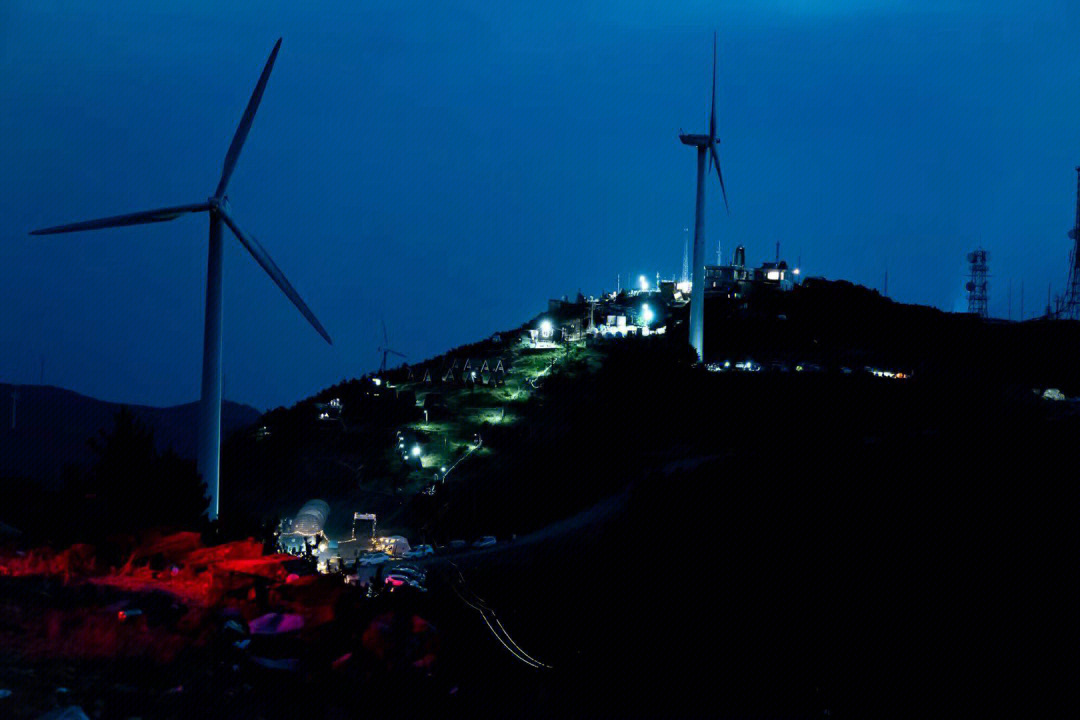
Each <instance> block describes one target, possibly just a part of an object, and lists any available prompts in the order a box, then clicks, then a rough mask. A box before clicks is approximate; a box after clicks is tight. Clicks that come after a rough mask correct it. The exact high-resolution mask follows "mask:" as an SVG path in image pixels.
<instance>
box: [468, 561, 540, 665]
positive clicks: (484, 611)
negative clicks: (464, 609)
mask: <svg viewBox="0 0 1080 720" xmlns="http://www.w3.org/2000/svg"><path fill="white" fill-rule="evenodd" d="M450 564H451V565H453V566H454V570H455V571H456V572H457V574H458V577H459V578H460V579H461V585H462V588H463V589H465V590H466V591H467V592H468V593H469V594H470V595H472V596H473V597H474V598H475V599H476V600H477V602H479V603H480V605H479V606H477V605H475V604H473V603H471V602H469V600H468V599H466V597H465V596H464V595H462V594H461V592H460V591H459V590H458V589H457V586H456V585H455V584H454V583H453V582H451V583H450V587H451V589H453V591H454V594H456V595H457V596H458V597H459V598H461V601H462V602H463V603H465V604H466V605H468V606H469V607H471V608H472V609H473V610H476V611H477V612H478V613H480V617H482V618H483V619H484V623H485V624H486V625H487V626H488V629H489V630H491V634H492V635H494V636H495V639H496V640H498V641H499V642H500V643H501V644H502V646H503V647H504V648H506V649H507V651H509V652H510V654H511V655H513V656H514V657H516V658H517V659H518V660H520V661H521V662H523V663H525V664H526V665H529V666H530V667H534V668H536V669H537V670H539V669H540V668H544V669H546V670H550V669H551V665H548V664H547V663H543V662H540V661H539V660H537V659H536V658H534V657H532V656H531V655H529V654H528V653H527V652H525V651H524V650H522V649H521V646H520V645H518V644H517V643H516V642H514V638H512V637H510V633H509V632H507V630H506V627H505V626H504V625H503V624H502V621H501V620H499V616H498V614H497V613H496V612H495V611H494V610H493V609H492V608H491V607H489V606H488V605H487V603H485V602H484V600H483V598H481V597H480V596H479V595H477V594H476V593H474V592H472V591H471V590H469V589H468V588H467V587H466V583H465V576H464V575H463V574H462V573H461V569H460V568H459V567H458V566H457V565H455V564H454V563H450ZM489 613H490V614H491V617H492V618H493V619H494V620H495V624H496V625H498V626H499V630H502V635H505V636H506V640H503V638H502V635H500V634H499V632H498V631H497V630H496V629H495V626H494V625H492V624H491V620H489V619H488V614H489ZM507 641H509V643H510V644H509V645H508V644H507ZM511 645H512V646H513V647H511Z"/></svg>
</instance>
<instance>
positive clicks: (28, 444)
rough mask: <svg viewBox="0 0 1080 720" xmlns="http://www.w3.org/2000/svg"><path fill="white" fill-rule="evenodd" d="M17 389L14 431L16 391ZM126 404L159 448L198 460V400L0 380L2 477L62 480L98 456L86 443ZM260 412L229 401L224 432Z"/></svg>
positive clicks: (250, 421)
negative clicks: (137, 398) (132, 397)
mask: <svg viewBox="0 0 1080 720" xmlns="http://www.w3.org/2000/svg"><path fill="white" fill-rule="evenodd" d="M13 391H17V392H18V400H17V401H16V406H15V429H14V430H13V429H12V423H11V420H12V392H13ZM124 407H126V408H128V409H130V410H131V411H132V413H134V415H135V416H136V417H137V418H138V419H139V420H141V421H142V422H144V423H146V424H147V425H148V426H149V427H150V428H152V429H153V431H154V444H155V445H156V446H157V448H158V449H159V450H165V449H167V448H170V447H171V448H172V449H173V450H174V451H175V452H176V454H177V455H179V456H180V457H183V458H189V459H194V457H195V454H196V453H195V445H196V430H195V427H196V421H197V418H198V403H197V402H191V403H184V404H181V405H172V406H168V407H154V406H150V405H135V404H129V403H116V402H109V401H106V400H98V399H97V398H93V397H90V396H88V395H83V394H81V393H78V392H75V391H74V390H68V389H65V388H60V387H56V386H53V385H12V384H6V383H0V409H2V410H0V413H2V422H0V478H27V479H31V480H34V481H38V482H40V483H42V484H44V485H47V486H49V485H51V486H55V485H59V484H62V476H63V472H64V468H65V467H66V466H68V465H77V466H86V465H88V464H89V463H91V462H92V461H93V459H94V453H93V451H92V450H91V448H90V445H89V443H88V441H89V440H90V438H92V437H94V436H96V435H98V433H99V432H100V431H105V432H108V431H109V430H110V429H111V428H112V426H113V418H114V417H115V416H116V413H117V412H119V410H120V409H121V408H124ZM261 415H262V413H261V412H260V411H258V410H256V409H255V408H253V407H250V406H247V405H244V404H241V403H235V402H232V401H229V400H226V401H225V404H224V407H223V409H222V434H223V435H224V436H226V437H227V436H228V435H230V434H231V433H233V432H235V431H237V430H240V429H243V428H245V427H248V426H249V425H251V424H253V423H254V422H255V421H256V420H258V419H259V417H260V416H261Z"/></svg>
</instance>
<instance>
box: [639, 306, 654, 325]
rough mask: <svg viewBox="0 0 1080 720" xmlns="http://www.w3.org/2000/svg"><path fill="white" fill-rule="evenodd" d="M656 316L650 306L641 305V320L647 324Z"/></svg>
mask: <svg viewBox="0 0 1080 720" xmlns="http://www.w3.org/2000/svg"><path fill="white" fill-rule="evenodd" d="M655 317H656V316H655V315H654V314H653V311H652V308H651V307H649V306H648V305H642V306H641V321H642V322H643V323H644V324H646V325H648V324H649V323H651V322H652V321H653V319H654V318H655Z"/></svg>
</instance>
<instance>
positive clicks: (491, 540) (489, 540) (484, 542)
mask: <svg viewBox="0 0 1080 720" xmlns="http://www.w3.org/2000/svg"><path fill="white" fill-rule="evenodd" d="M497 542H498V540H496V539H495V536H494V535H485V536H484V537H482V538H480V539H479V540H477V541H476V542H474V543H473V547H474V548H485V547H491V546H492V545H494V544H495V543H497Z"/></svg>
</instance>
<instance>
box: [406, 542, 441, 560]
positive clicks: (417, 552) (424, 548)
mask: <svg viewBox="0 0 1080 720" xmlns="http://www.w3.org/2000/svg"><path fill="white" fill-rule="evenodd" d="M434 554H435V549H434V548H432V547H431V546H430V545H417V546H416V547H414V548H412V549H411V550H409V551H408V552H407V553H405V554H404V555H402V557H407V558H421V557H426V556H428V555H434Z"/></svg>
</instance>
